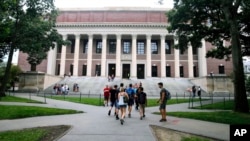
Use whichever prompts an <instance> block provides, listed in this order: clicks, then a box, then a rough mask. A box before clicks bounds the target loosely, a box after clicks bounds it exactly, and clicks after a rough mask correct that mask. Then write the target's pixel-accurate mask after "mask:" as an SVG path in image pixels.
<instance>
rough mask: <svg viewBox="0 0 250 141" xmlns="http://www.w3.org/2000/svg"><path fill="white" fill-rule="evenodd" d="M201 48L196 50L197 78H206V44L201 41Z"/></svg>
mask: <svg viewBox="0 0 250 141" xmlns="http://www.w3.org/2000/svg"><path fill="white" fill-rule="evenodd" d="M201 42H202V47H201V48H198V68H199V77H202V76H207V59H206V42H205V40H204V39H202V41H201Z"/></svg>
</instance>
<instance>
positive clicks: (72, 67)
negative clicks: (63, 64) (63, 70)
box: [69, 64, 74, 76]
mask: <svg viewBox="0 0 250 141" xmlns="http://www.w3.org/2000/svg"><path fill="white" fill-rule="evenodd" d="M73 70H74V65H72V64H70V67H69V72H70V74H69V75H70V76H72V75H73Z"/></svg>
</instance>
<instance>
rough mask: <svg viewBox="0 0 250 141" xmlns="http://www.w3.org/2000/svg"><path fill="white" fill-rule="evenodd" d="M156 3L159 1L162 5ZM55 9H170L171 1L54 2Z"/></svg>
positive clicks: (59, 0) (85, 0) (87, 0)
mask: <svg viewBox="0 0 250 141" xmlns="http://www.w3.org/2000/svg"><path fill="white" fill-rule="evenodd" d="M158 1H161V3H162V5H160V3H159V2H158ZM55 5H56V7H57V8H82V7H114V6H115V7H162V8H172V7H173V0H55Z"/></svg>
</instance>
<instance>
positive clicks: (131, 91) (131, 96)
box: [126, 88, 135, 99]
mask: <svg viewBox="0 0 250 141" xmlns="http://www.w3.org/2000/svg"><path fill="white" fill-rule="evenodd" d="M126 92H127V93H128V96H129V99H133V98H134V94H135V91H134V89H132V88H128V89H126Z"/></svg>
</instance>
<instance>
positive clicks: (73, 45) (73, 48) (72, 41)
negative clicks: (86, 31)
mask: <svg viewBox="0 0 250 141" xmlns="http://www.w3.org/2000/svg"><path fill="white" fill-rule="evenodd" d="M70 41H71V46H70V53H74V52H75V40H74V39H71V40H70Z"/></svg>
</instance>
